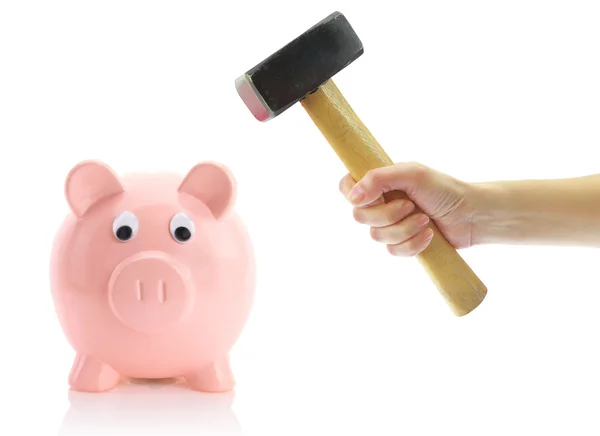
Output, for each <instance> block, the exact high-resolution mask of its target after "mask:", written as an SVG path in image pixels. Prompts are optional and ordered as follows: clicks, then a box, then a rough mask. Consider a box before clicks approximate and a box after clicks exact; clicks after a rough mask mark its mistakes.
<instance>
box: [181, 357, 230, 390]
mask: <svg viewBox="0 0 600 436" xmlns="http://www.w3.org/2000/svg"><path fill="white" fill-rule="evenodd" d="M185 379H186V380H187V382H188V384H189V385H190V387H191V388H192V389H194V390H196V391H201V392H228V391H231V390H233V388H234V386H235V379H234V378H233V373H232V372H231V367H230V366H229V358H228V357H224V358H223V359H219V360H216V361H214V362H212V363H210V364H209V365H206V366H205V367H203V368H201V369H200V370H199V371H196V372H193V373H191V374H188V375H187V376H185Z"/></svg>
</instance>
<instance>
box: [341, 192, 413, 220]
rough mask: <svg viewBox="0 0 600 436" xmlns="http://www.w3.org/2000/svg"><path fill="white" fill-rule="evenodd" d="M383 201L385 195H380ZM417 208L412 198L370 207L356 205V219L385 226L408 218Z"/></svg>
mask: <svg viewBox="0 0 600 436" xmlns="http://www.w3.org/2000/svg"><path fill="white" fill-rule="evenodd" d="M379 199H381V201H382V203H383V197H379ZM414 209H415V204H414V203H413V202H412V201H410V200H392V201H390V202H389V203H384V204H378V205H373V206H370V207H355V208H354V211H353V212H354V219H355V220H356V221H357V222H359V223H361V224H367V225H369V226H373V227H385V226H390V225H392V224H395V223H397V222H398V221H400V220H403V219H404V218H406V217H407V216H408V215H410V213H411V212H412V211H413V210H414Z"/></svg>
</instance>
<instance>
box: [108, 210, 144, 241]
mask: <svg viewBox="0 0 600 436" xmlns="http://www.w3.org/2000/svg"><path fill="white" fill-rule="evenodd" d="M137 231H138V219H137V217H136V216H135V215H134V214H132V213H131V212H128V211H125V212H122V213H121V214H120V215H119V216H118V217H116V218H115V220H114V221H113V233H114V234H115V236H116V237H117V239H118V240H119V241H122V242H125V241H129V240H130V239H131V238H133V237H134V236H135V234H136V233H137Z"/></svg>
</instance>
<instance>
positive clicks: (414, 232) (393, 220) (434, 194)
mask: <svg viewBox="0 0 600 436" xmlns="http://www.w3.org/2000/svg"><path fill="white" fill-rule="evenodd" d="M396 190H398V191H403V192H405V193H406V194H407V196H408V199H407V200H392V201H390V202H389V203H385V202H384V199H383V197H382V195H383V194H385V193H387V192H390V191H396ZM340 191H341V192H342V194H343V195H344V196H345V197H346V198H347V199H348V200H349V201H350V203H351V204H352V205H353V206H354V208H353V215H354V219H355V220H356V221H357V222H359V223H361V224H366V225H368V226H370V227H371V237H372V238H373V239H374V240H375V241H377V242H380V243H384V244H386V245H387V248H388V251H389V252H390V253H391V254H392V255H395V256H415V255H417V254H419V253H420V252H421V251H423V250H424V249H425V248H427V246H428V245H429V243H430V242H431V239H432V237H433V231H432V230H431V229H429V228H428V226H427V224H428V223H429V221H430V219H431V220H433V221H435V224H436V225H437V227H438V228H439V229H440V231H441V232H442V234H443V235H444V236H445V238H446V239H447V240H448V242H449V243H450V244H451V245H452V246H453V247H454V248H455V249H459V248H466V247H469V246H471V245H472V244H473V242H472V234H473V216H474V212H475V211H474V206H473V204H472V201H471V200H472V199H471V198H470V197H471V196H470V193H471V187H470V185H469V184H468V183H465V182H462V181H460V180H458V179H455V178H453V177H451V176H449V175H447V174H444V173H441V172H439V171H436V170H434V169H432V168H429V167H426V166H424V165H421V164H419V163H415V162H410V163H397V164H395V165H392V166H387V167H382V168H377V169H374V170H371V171H369V172H368V173H367V174H366V175H365V176H364V177H363V178H362V179H361V180H360V181H359V182H358V183H356V181H355V180H354V179H353V178H352V176H351V175H350V174H346V175H345V176H344V177H343V178H342V180H341V181H340ZM415 205H416V206H417V207H418V208H419V209H420V210H421V211H415Z"/></svg>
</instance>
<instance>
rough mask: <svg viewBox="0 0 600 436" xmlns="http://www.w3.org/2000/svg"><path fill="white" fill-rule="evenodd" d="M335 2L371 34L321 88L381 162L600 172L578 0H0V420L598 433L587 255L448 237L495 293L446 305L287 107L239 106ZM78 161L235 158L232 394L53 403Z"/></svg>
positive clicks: (90, 425)
mask: <svg viewBox="0 0 600 436" xmlns="http://www.w3.org/2000/svg"><path fill="white" fill-rule="evenodd" d="M335 10H340V11H341V12H343V13H344V14H345V15H346V16H347V18H348V19H349V20H350V22H351V23H352V25H353V26H354V28H355V30H356V31H357V33H358V34H359V35H360V37H361V39H362V41H363V43H364V46H365V54H364V55H363V56H362V57H361V58H360V59H359V60H357V61H356V62H355V63H354V64H353V65H352V66H351V67H349V68H348V69H346V70H344V71H342V72H341V73H340V74H339V75H338V76H336V83H337V84H338V86H339V87H340V88H341V90H342V91H343V92H344V94H345V95H346V97H347V99H348V100H349V101H350V103H351V104H352V105H353V107H354V108H355V110H356V111H357V112H358V114H359V116H360V117H361V118H362V119H363V121H364V122H365V123H366V124H367V126H368V127H369V128H370V129H371V131H372V132H373V133H374V135H375V136H376V137H377V138H378V140H379V141H380V142H381V144H382V145H383V147H384V148H385V149H386V151H387V152H388V154H389V155H390V156H391V157H392V158H393V159H394V160H395V161H403V160H406V161H408V160H416V161H420V162H422V163H424V164H426V165H429V166H432V167H434V168H436V169H439V170H441V171H445V172H448V173H450V174H451V175H453V176H455V177H458V178H461V179H464V180H467V181H473V182H475V181H487V180H501V179H521V178H557V177H569V176H577V175H584V174H591V173H596V172H599V171H600V163H599V162H600V161H599V160H598V158H597V156H598V146H599V144H600V129H599V125H600V124H599V123H600V121H599V120H600V80H599V78H600V61H599V56H598V53H599V52H600V25H599V24H598V23H600V9H599V7H598V3H597V2H594V1H587V2H584V1H562V2H560V1H531V0H519V1H509V0H506V1H503V2H483V1H459V0H456V1H452V2H449V1H443V0H438V1H427V2H414V1H395V2H390V3H389V4H387V5H386V4H385V3H384V2H383V1H373V0H371V1H368V2H350V1H344V2H333V1H326V0H320V1H318V2H310V1H303V2H284V1H254V2H239V3H233V2H225V1H223V2H215V3H212V4H202V2H200V1H176V2H174V1H136V2H134V1H102V2H82V1H54V2H47V1H39V2H33V1H12V0H3V1H2V2H1V3H0V153H1V156H0V165H1V171H0V177H1V184H0V189H1V190H2V192H1V194H2V204H3V207H2V213H1V215H0V220H1V225H2V235H3V236H2V243H1V247H2V253H3V261H2V266H1V268H2V269H1V271H2V286H1V289H0V293H1V294H2V299H1V300H0V301H1V304H0V327H1V328H0V335H1V336H0V338H1V341H0V344H1V347H0V350H1V351H0V374H2V377H3V380H2V383H1V385H0V386H1V388H0V399H1V401H2V407H1V409H0V426H1V428H0V434H3V435H4V434H6V435H20V434H35V435H62V436H65V435H73V434H115V435H117V434H127V435H137V434H145V435H148V434H165V435H183V434H190V435H191V434H195V435H197V434H234V435H241V434H244V435H271V434H273V435H296V434H298V435H300V434H318V435H332V434H348V433H349V432H352V431H356V432H360V433H361V434H373V435H375V434H377V435H380V434H381V435H387V434H407V435H429V434H461V435H481V434H507V433H509V434H523V435H525V434H527V435H530V434H577V435H587V434H595V433H596V432H597V431H598V430H600V422H599V421H600V420H599V415H598V407H599V402H600V400H599V398H600V397H599V395H598V392H599V389H600V373H599V370H598V368H599V367H600V354H599V353H598V347H599V340H598V335H599V333H600V317H599V316H598V313H599V311H600V284H599V283H598V279H597V277H598V275H597V274H598V273H597V270H598V267H599V266H600V264H599V259H600V253H599V252H598V251H597V250H591V249H587V250H586V249H577V248H566V247H564V248H552V247H519V246H486V247H476V248H472V249H468V250H466V251H462V255H463V256H464V258H465V259H466V260H467V262H468V263H469V264H470V265H471V267H472V268H473V269H474V270H475V271H476V273H477V274H478V275H479V276H480V277H481V278H482V280H484V282H485V283H486V284H487V286H488V288H489V294H488V297H487V299H486V300H485V302H484V303H483V305H482V306H480V307H479V308H478V309H477V310H476V311H475V312H473V313H472V314H470V315H469V316H467V317H464V318H456V317H454V316H453V315H452V314H451V313H450V310H449V309H448V307H447V306H446V305H445V303H444V302H443V301H442V299H441V297H440V296H439V295H438V294H437V291H436V290H435V288H434V287H433V285H432V283H431V282H430V281H429V279H428V277H427V276H426V275H425V273H424V272H423V270H422V269H421V268H420V266H419V265H418V263H417V261H416V260H415V259H401V258H393V257H392V256H390V255H388V253H387V251H386V249H385V246H383V245H379V244H377V243H376V242H374V241H372V240H371V239H370V237H369V231H368V228H367V227H364V226H361V225H359V224H357V223H355V222H354V221H353V219H352V215H351V208H350V205H349V204H348V203H347V202H346V201H345V200H344V198H343V197H342V196H341V195H340V194H339V192H338V181H339V179H340V178H341V177H342V176H343V175H344V173H345V172H346V171H345V169H344V168H343V166H342V165H341V163H340V162H339V161H338V160H337V158H336V157H335V155H334V153H333V152H332V151H331V149H330V148H329V146H328V144H327V143H326V142H325V140H324V139H323V138H322V136H320V133H319V132H318V130H317V129H316V128H315V127H314V125H313V124H312V123H311V121H310V119H309V117H308V115H307V114H306V113H304V112H303V109H302V108H301V107H300V106H298V105H296V106H294V107H292V108H291V109H290V110H289V111H288V112H286V113H285V114H283V115H281V116H280V117H279V118H277V119H275V120H273V121H269V122H268V123H265V124H261V123H259V122H257V121H255V120H254V118H253V117H252V116H251V115H250V113H249V112H248V111H247V109H246V108H245V106H244V105H243V104H242V103H241V101H240V100H239V97H238V96H237V94H236V92H235V88H234V80H235V78H236V77H237V76H238V75H240V74H242V73H243V72H245V71H246V70H247V69H249V68H250V67H252V66H254V65H255V64H256V63H258V62H259V61H261V60H262V59H263V58H264V57H266V56H267V55H269V54H271V53H272V52H273V51H275V50H276V49H278V48H279V47H280V46H282V45H283V44H285V43H287V42H288V41H290V40H291V39H293V38H294V37H296V36H297V35H298V34H300V33H302V32H303V31H304V30H306V29H307V28H308V27H310V26H311V25H313V24H314V23H316V22H317V21H319V20H320V19H322V18H324V17H325V16H327V15H328V14H329V13H331V12H333V11H335ZM90 158H96V159H101V160H103V161H105V162H107V163H108V164H109V165H111V166H112V167H113V168H114V169H115V170H116V171H118V172H120V173H123V172H133V171H177V172H181V173H184V172H186V171H187V170H188V169H189V168H191V166H192V165H193V164H194V163H196V162H199V161H202V160H219V161H221V162H223V163H225V164H226V165H228V166H229V167H230V168H231V169H232V170H233V172H234V173H235V175H236V177H237V179H238V183H239V200H238V204H237V211H238V212H239V213H240V214H241V215H242V217H243V218H244V219H245V222H246V224H247V226H248V228H249V229H250V231H251V235H252V238H253V240H254V244H255V247H256V254H257V258H258V267H259V270H258V288H257V297H256V300H255V306H254V308H253V312H252V315H251V318H250V321H249V323H248V325H247V328H246V329H245V331H244V333H243V335H242V337H241V338H240V340H239V342H238V343H237V345H236V347H235V348H234V350H233V352H232V365H233V370H234V373H235V376H236V379H237V382H238V385H237V388H236V390H235V393H234V395H229V396H227V395H225V396H223V395H221V396H206V395H202V394H198V393H192V392H189V391H188V390H186V389H185V387H181V388H180V389H176V388H175V387H173V386H172V385H166V386H164V385H160V386H155V387H152V386H135V385H133V386H126V387H122V388H118V389H117V390H116V391H114V392H112V393H107V394H103V395H96V396H92V397H90V396H81V395H79V396H78V395H73V394H71V401H72V404H71V403H70V402H69V396H68V385H67V375H68V372H69V369H70V366H71V363H72V359H73V357H74V351H73V350H72V349H71V348H70V346H69V345H68V343H67V342H66V340H65V339H64V336H63V333H62V331H61V329H60V327H59V325H58V322H57V319H56V317H55V314H54V308H53V306H52V301H51V298H50V290H49V282H48V261H49V250H50V243H51V240H52V238H53V237H54V233H55V231H56V229H57V227H58V225H59V223H60V221H61V220H62V218H63V216H64V215H65V214H66V213H67V212H68V210H67V206H66V202H65V200H64V197H63V183H64V178H65V176H66V174H67V172H68V171H69V169H70V168H71V167H72V166H73V165H74V164H76V163H77V162H78V161H80V160H84V159H90ZM590 200H591V201H593V200H596V201H597V199H590ZM229 403H231V405H229ZM144 426H145V427H146V429H144V428H143V427H144ZM150 428H154V430H150ZM211 429H212V430H211ZM94 431H97V433H94Z"/></svg>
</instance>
